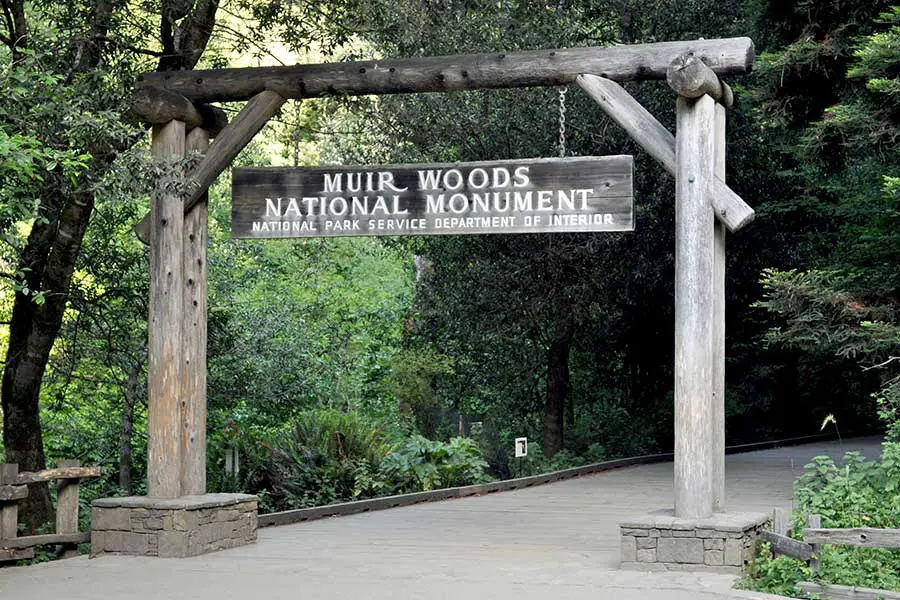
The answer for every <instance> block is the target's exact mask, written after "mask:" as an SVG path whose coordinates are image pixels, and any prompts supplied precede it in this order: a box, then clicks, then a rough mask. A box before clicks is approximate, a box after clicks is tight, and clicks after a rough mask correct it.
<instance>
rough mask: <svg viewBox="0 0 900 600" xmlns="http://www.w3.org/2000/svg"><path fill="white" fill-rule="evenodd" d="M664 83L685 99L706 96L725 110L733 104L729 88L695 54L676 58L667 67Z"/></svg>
mask: <svg viewBox="0 0 900 600" xmlns="http://www.w3.org/2000/svg"><path fill="white" fill-rule="evenodd" d="M666 81H668V82H669V87H671V88H672V89H673V90H675V91H676V92H677V93H678V94H679V95H681V96H684V97H685V98H699V97H700V96H702V95H704V94H708V95H710V96H712V99H713V100H716V101H717V102H719V103H720V104H722V105H724V106H725V107H726V108H730V107H731V105H732V104H734V94H733V93H732V91H731V88H730V87H728V85H727V84H725V83H724V82H722V81H721V80H719V76H718V75H716V73H715V71H713V70H712V69H710V68H709V67H708V66H706V64H705V63H704V62H703V60H702V59H701V58H700V57H699V56H697V55H695V54H682V55H681V56H678V57H676V58H675V59H674V60H673V61H672V63H671V64H670V65H669V70H668V72H667V73H666Z"/></svg>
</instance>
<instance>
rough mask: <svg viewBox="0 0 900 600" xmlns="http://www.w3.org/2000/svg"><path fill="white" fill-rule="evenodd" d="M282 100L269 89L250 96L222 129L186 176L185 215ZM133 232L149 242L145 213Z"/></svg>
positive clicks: (148, 228) (283, 100) (279, 107)
mask: <svg viewBox="0 0 900 600" xmlns="http://www.w3.org/2000/svg"><path fill="white" fill-rule="evenodd" d="M284 103H285V98H284V97H283V96H281V95H279V94H277V93H275V92H272V91H270V90H265V91H263V92H260V93H259V94H257V95H255V96H253V98H251V99H250V100H249V101H248V102H247V104H246V105H245V106H244V108H243V109H242V110H241V112H240V113H238V115H237V116H236V117H235V118H234V120H233V121H232V122H231V123H229V124H228V125H227V126H226V127H225V129H223V130H222V133H220V134H219V136H218V137H217V138H216V141H215V142H213V144H212V145H211V146H210V147H209V151H208V152H207V153H206V156H204V157H203V160H201V161H200V164H198V165H197V166H196V167H195V168H194V170H193V171H191V173H190V174H189V175H188V176H187V181H188V183H189V189H190V190H191V192H190V194H189V195H188V196H187V197H186V198H185V199H184V213H185V214H187V213H189V212H190V211H191V209H192V208H193V207H194V205H196V204H197V202H199V201H200V198H202V197H203V194H204V193H206V190H207V188H209V186H210V185H211V184H212V182H213V181H215V180H216V177H218V176H219V174H220V173H221V172H222V170H223V169H225V168H226V167H227V166H228V165H229V164H230V163H231V161H232V160H234V157H235V156H237V155H238V153H240V151H241V150H243V149H244V147H245V146H246V145H247V144H248V143H249V142H250V140H252V139H253V136H255V135H256V134H257V133H259V130H260V129H262V128H263V126H264V125H265V124H266V123H267V122H268V121H269V119H271V118H272V117H273V116H275V113H277V112H278V111H279V110H280V109H281V106H282V105H283V104H284ZM134 231H135V233H137V236H138V238H139V239H140V240H141V241H142V242H144V243H145V244H148V243H149V242H150V215H149V213H148V214H147V215H145V216H144V218H143V219H141V220H140V222H139V223H138V224H137V225H135V227H134Z"/></svg>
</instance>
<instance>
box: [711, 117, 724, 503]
mask: <svg viewBox="0 0 900 600" xmlns="http://www.w3.org/2000/svg"><path fill="white" fill-rule="evenodd" d="M725 134H726V120H725V107H724V106H722V105H721V104H719V103H716V105H715V130H714V135H715V151H716V156H715V176H716V179H717V180H722V181H725V171H726V169H725V159H726V154H725V146H726V143H725V142H726V135H725ZM712 197H713V198H714V197H715V188H714V189H713V196H712ZM713 228H714V230H713V314H712V325H713V340H712V353H713V397H712V426H713V432H712V436H713V456H712V459H713V473H712V488H713V510H714V511H715V512H724V511H725V240H726V230H725V225H724V224H723V223H721V222H720V221H718V220H716V221H715V222H714V223H713Z"/></svg>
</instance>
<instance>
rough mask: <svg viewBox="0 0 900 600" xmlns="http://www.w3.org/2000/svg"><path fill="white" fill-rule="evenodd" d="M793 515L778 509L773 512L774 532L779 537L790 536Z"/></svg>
mask: <svg viewBox="0 0 900 600" xmlns="http://www.w3.org/2000/svg"><path fill="white" fill-rule="evenodd" d="M790 520H791V513H790V512H788V511H786V510H784V509H783V508H780V507H776V508H775V509H774V510H773V511H772V531H773V532H774V533H777V534H778V535H784V536H787V535H789V534H790Z"/></svg>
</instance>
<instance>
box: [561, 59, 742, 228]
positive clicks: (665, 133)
mask: <svg viewBox="0 0 900 600" xmlns="http://www.w3.org/2000/svg"><path fill="white" fill-rule="evenodd" d="M576 82H577V83H578V85H579V86H581V88H582V89H583V90H584V91H585V92H587V93H588V95H589V96H590V97H591V98H593V99H594V100H595V101H596V102H597V104H599V105H600V108H602V109H603V112H605V113H606V114H607V115H608V116H609V118H611V119H612V120H613V121H615V122H616V123H618V124H619V125H620V126H621V127H622V128H623V129H624V130H625V131H626V132H628V134H629V135H630V136H631V138H632V139H633V140H634V141H635V142H637V144H638V145H639V146H640V147H641V148H643V149H644V150H645V151H646V152H647V154H649V155H650V156H652V157H653V158H655V159H656V160H657V161H658V162H659V163H660V164H661V165H662V166H663V168H664V169H665V170H666V171H668V172H669V173H670V174H672V175H674V174H675V136H674V135H672V133H671V132H670V131H669V130H668V129H666V128H665V126H664V125H663V124H662V123H660V122H659V121H658V120H656V117H654V116H653V115H652V114H650V112H649V111H648V110H647V109H646V108H644V107H643V105H641V103H640V102H638V101H637V100H635V99H634V97H633V96H632V95H631V94H629V93H628V92H627V91H626V90H625V88H623V87H622V86H621V85H619V84H618V83H616V82H615V81H612V80H609V79H605V78H603V77H596V76H594V75H587V74H585V75H580V76H579V77H578V79H576ZM713 192H714V193H713V197H712V198H710V202H711V203H712V206H713V212H715V214H716V218H718V219H719V220H720V221H721V222H722V223H724V224H725V227H727V228H728V231H730V232H732V233H734V232H736V231H738V230H740V229H742V228H743V227H744V226H746V225H747V224H749V223H750V222H751V221H753V219H754V218H755V217H756V213H755V212H754V210H753V208H751V207H750V206H749V205H748V204H747V203H746V202H744V200H743V199H742V198H741V197H740V196H738V195H737V194H736V193H735V192H734V190H732V189H731V188H730V187H728V184H726V183H725V182H724V181H723V180H722V178H721V177H715V178H714V179H713Z"/></svg>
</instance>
